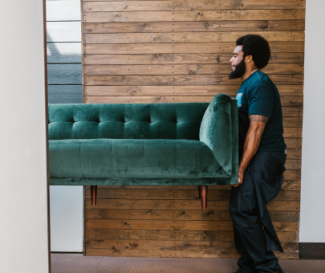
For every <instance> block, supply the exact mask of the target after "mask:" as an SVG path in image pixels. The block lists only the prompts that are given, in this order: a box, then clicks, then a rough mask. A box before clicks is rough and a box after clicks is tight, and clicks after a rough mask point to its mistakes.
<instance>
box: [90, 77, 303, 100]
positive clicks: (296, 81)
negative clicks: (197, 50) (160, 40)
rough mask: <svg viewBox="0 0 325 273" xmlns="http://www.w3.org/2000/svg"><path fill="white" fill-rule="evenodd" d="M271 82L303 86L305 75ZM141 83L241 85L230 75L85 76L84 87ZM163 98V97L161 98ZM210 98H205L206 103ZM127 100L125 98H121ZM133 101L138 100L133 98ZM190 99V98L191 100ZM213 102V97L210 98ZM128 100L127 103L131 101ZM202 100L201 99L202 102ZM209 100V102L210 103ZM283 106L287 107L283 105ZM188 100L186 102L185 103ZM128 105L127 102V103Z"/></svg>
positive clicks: (164, 84) (151, 84)
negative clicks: (230, 77)
mask: <svg viewBox="0 0 325 273" xmlns="http://www.w3.org/2000/svg"><path fill="white" fill-rule="evenodd" d="M270 78H271V80H272V81H273V82H274V83H275V84H276V85H277V84H280V85H281V84H286V85H290V84H292V85H301V84H302V83H303V75H270ZM138 83H141V84H142V85H147V86H155V85H158V86H188V85H192V86H195V85H224V84H227V85H228V84H229V85H233V84H239V83H240V81H239V80H229V78H228V75H212V76H205V75H189V76H177V77H176V76H147V75H146V76H129V75H125V76H116V75H114V76H84V85H102V86H103V85H110V86H112V85H117V86H118V85H120V86H128V85H132V86H134V85H137V84H138ZM161 97H163V96H161ZM207 98H208V96H204V98H203V99H204V101H206V99H207ZM120 99H122V100H125V99H124V98H120ZM133 99H136V98H134V97H133ZM189 99H190V98H189ZM198 99H199V98H195V99H194V101H197V100H198ZM209 99H210V100H211V97H210V98H209ZM129 100H130V98H129V99H127V101H129ZM145 100H147V101H150V103H151V102H155V101H159V100H161V99H159V97H157V98H152V97H151V98H148V97H147V98H146V97H143V98H142V99H140V100H138V101H143V102H145ZM201 100H202V99H199V101H201ZM210 100H209V101H210ZM281 100H282V106H285V104H284V103H283V97H282V98H281ZM301 100H302V96H298V98H296V99H295V98H293V101H301ZM185 101H186V100H184V102H185ZM125 103H126V102H125ZM134 103H136V101H134ZM291 106H302V102H301V103H299V104H298V105H297V104H296V105H291Z"/></svg>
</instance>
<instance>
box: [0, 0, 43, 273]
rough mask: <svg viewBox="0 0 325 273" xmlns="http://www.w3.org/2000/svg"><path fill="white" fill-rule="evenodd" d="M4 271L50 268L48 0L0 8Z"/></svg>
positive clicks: (0, 249) (22, 0) (0, 261)
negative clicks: (45, 33) (45, 18)
mask: <svg viewBox="0 0 325 273" xmlns="http://www.w3.org/2000/svg"><path fill="white" fill-rule="evenodd" d="M0 33H1V43H0V82H1V85H0V86H1V87H0V90H1V99H0V117H1V134H0V182H1V198H0V221H1V224H0V242H1V244H0V272H5V273H20V272H25V273H46V272H48V265H49V254H48V226H47V224H48V223H47V209H48V206H47V202H48V199H47V166H46V130H47V127H46V120H45V80H44V78H45V73H44V48H43V45H44V43H43V4H42V1H40V0H29V1H26V0H16V1H6V3H5V5H4V6H3V8H1V9H0Z"/></svg>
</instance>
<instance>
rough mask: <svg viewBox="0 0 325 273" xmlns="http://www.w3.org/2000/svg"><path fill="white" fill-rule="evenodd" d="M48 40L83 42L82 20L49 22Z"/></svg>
mask: <svg viewBox="0 0 325 273" xmlns="http://www.w3.org/2000/svg"><path fill="white" fill-rule="evenodd" d="M47 41H48V42H52V43H53V42H54V43H57V42H81V22H48V23H47Z"/></svg>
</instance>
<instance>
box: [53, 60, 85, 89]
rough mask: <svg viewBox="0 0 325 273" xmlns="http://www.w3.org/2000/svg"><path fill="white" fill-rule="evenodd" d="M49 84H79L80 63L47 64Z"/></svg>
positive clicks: (80, 81)
mask: <svg viewBox="0 0 325 273" xmlns="http://www.w3.org/2000/svg"><path fill="white" fill-rule="evenodd" d="M47 67H48V83H49V84H81V83H82V77H81V69H82V68H81V64H48V65H47Z"/></svg>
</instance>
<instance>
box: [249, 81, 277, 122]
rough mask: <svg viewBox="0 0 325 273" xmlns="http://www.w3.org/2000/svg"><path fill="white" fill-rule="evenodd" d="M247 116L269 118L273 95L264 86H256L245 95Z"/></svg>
mask: <svg viewBox="0 0 325 273" xmlns="http://www.w3.org/2000/svg"><path fill="white" fill-rule="evenodd" d="M247 101H248V115H249V116H250V115H261V116H265V117H271V115H272V109H273V103H274V94H273V90H272V89H271V88H270V87H269V86H266V85H258V86H256V87H254V88H253V89H251V90H250V91H249V92H248V93H247Z"/></svg>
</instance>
